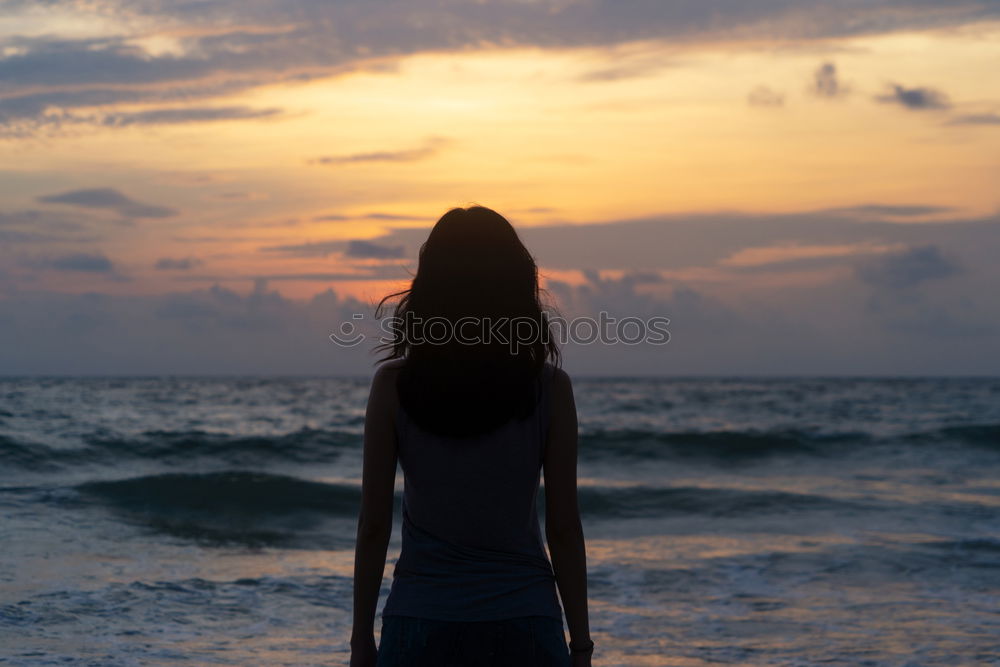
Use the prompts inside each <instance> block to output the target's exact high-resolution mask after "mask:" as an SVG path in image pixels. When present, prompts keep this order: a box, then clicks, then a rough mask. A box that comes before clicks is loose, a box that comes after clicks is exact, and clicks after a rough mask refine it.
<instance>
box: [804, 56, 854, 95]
mask: <svg viewBox="0 0 1000 667" xmlns="http://www.w3.org/2000/svg"><path fill="white" fill-rule="evenodd" d="M812 92H813V93H815V94H816V95H819V96H820V97H826V98H834V97H840V96H841V95H844V94H845V93H846V90H845V89H844V87H843V86H841V84H840V78H839V76H838V75H837V66H836V65H835V64H834V63H823V64H822V65H820V66H819V69H817V70H816V71H815V72H814V73H813V84H812Z"/></svg>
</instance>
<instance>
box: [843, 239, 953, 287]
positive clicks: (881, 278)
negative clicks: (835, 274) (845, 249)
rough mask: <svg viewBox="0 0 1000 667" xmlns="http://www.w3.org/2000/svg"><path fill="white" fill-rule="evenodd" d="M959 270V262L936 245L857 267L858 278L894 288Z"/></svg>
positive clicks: (917, 248) (947, 275) (876, 284)
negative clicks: (947, 255)
mask: <svg viewBox="0 0 1000 667" xmlns="http://www.w3.org/2000/svg"><path fill="white" fill-rule="evenodd" d="M959 273H961V268H960V267H959V265H958V264H956V263H955V262H954V261H953V260H951V259H949V258H948V257H946V256H945V255H944V254H943V253H942V252H941V249H940V248H938V247H937V246H934V245H926V246H919V247H913V248H908V249H906V250H903V251H900V252H898V253H893V254H889V255H886V256H884V257H880V258H878V259H874V260H870V261H868V262H865V263H862V264H860V265H859V266H858V268H857V275H858V278H860V279H861V281H862V282H864V283H866V284H868V285H872V286H875V287H888V288H891V289H909V288H912V287H915V286H917V285H919V284H921V283H924V282H927V281H931V280H941V279H944V278H950V277H952V276H955V275H958V274H959Z"/></svg>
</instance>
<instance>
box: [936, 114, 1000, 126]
mask: <svg viewBox="0 0 1000 667" xmlns="http://www.w3.org/2000/svg"><path fill="white" fill-rule="evenodd" d="M946 125H1000V113H973V114H963V115H961V116H955V117H954V118H952V119H950V120H949V121H948V122H947V123H946Z"/></svg>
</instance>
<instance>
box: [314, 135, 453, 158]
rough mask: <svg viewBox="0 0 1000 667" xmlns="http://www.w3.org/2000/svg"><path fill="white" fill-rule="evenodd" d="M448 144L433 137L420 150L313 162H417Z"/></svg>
mask: <svg viewBox="0 0 1000 667" xmlns="http://www.w3.org/2000/svg"><path fill="white" fill-rule="evenodd" d="M447 143H448V140H447V139H445V138H443V137H432V138H431V139H429V140H428V141H427V143H426V145H424V146H422V147H420V148H406V149H402V150H391V151H372V152H368V153H353V154H350V155H328V156H325V157H319V158H316V159H314V160H312V162H313V163H315V164H356V163H359V162H416V161H418V160H425V159H427V158H429V157H433V156H434V155H436V154H437V153H438V152H439V151H440V150H441V148H442V147H443V146H444V145H445V144H447Z"/></svg>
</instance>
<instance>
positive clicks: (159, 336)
mask: <svg viewBox="0 0 1000 667" xmlns="http://www.w3.org/2000/svg"><path fill="white" fill-rule="evenodd" d="M358 313H360V314H363V315H364V316H365V319H364V320H362V321H356V320H354V319H353V315H354V314H358ZM4 314H5V316H7V317H6V321H5V325H4V326H3V327H0V374H2V375H16V374H25V373H27V374H33V373H43V374H97V375H107V374H117V375H145V374H192V375H203V374H258V373H259V374H303V375H313V376H314V375H317V374H331V375H345V374H346V375H360V374H367V373H370V372H371V370H372V367H373V365H374V361H375V358H376V357H375V356H374V355H373V354H372V346H373V344H374V342H373V341H375V339H376V338H377V335H378V331H377V329H375V331H374V332H372V331H369V329H370V328H372V326H373V324H374V322H375V321H374V319H373V318H372V317H371V315H372V308H371V307H370V306H369V305H368V304H365V303H363V302H360V301H357V300H355V299H351V298H343V297H340V296H338V295H337V294H336V293H334V292H333V291H331V290H327V291H326V292H323V293H321V294H318V295H316V296H315V297H313V298H312V299H307V300H295V299H289V298H286V297H284V296H282V295H281V294H280V293H278V292H275V291H270V290H269V289H268V288H267V283H266V282H264V281H261V282H258V283H256V286H255V288H254V289H253V290H251V291H250V292H249V293H239V292H236V291H233V290H230V289H226V288H223V287H219V286H214V287H211V288H209V289H200V290H193V291H184V292H169V293H166V294H156V295H129V296H126V295H113V294H104V293H87V294H59V293H52V292H20V293H14V294H13V295H11V296H10V297H8V298H7V299H5V301H4ZM344 322H350V323H353V324H356V325H357V326H358V327H359V329H361V328H362V327H363V328H364V331H365V332H366V335H367V336H368V338H367V339H366V341H364V342H363V343H362V344H359V345H357V346H356V347H339V346H337V345H336V344H334V343H333V342H332V341H331V340H330V338H329V335H330V334H331V333H333V332H335V331H338V330H339V327H340V325H341V324H342V323H344Z"/></svg>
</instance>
